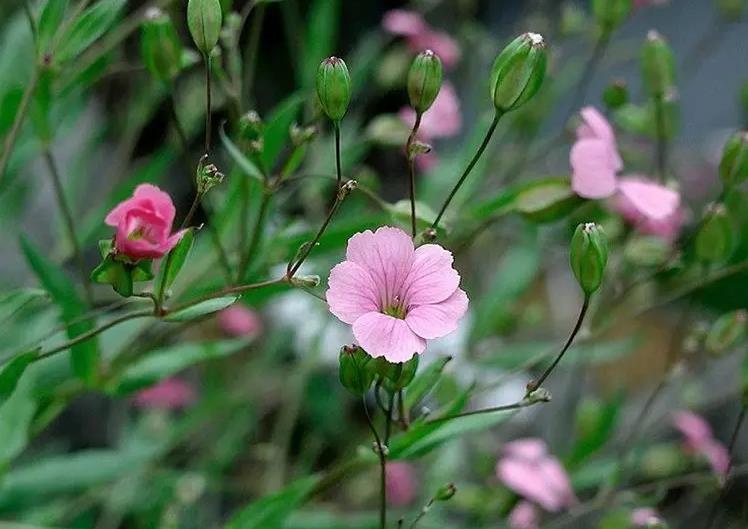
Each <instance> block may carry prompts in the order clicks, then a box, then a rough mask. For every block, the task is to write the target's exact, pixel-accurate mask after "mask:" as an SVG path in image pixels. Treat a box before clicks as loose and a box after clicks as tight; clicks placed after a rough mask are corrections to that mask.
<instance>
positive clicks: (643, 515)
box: [630, 507, 661, 527]
mask: <svg viewBox="0 0 748 529" xmlns="http://www.w3.org/2000/svg"><path fill="white" fill-rule="evenodd" d="M630 520H631V525H633V526H634V527H649V526H651V525H652V524H655V523H659V522H660V521H661V520H660V517H659V515H658V514H657V511H655V510H654V509H652V508H651V507H641V508H639V509H634V510H633V511H632V512H631V519H630Z"/></svg>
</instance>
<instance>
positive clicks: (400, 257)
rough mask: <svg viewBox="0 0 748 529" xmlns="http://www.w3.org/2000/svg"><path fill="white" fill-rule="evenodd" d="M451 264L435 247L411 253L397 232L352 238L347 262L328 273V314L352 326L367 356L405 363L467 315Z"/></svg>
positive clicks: (384, 229) (449, 256) (385, 229)
mask: <svg viewBox="0 0 748 529" xmlns="http://www.w3.org/2000/svg"><path fill="white" fill-rule="evenodd" d="M452 261H453V258H452V254H451V253H450V252H448V251H447V250H445V249H444V248H442V247H441V246H439V245H438V244H424V245H422V246H419V247H418V248H417V249H416V248H414V246H413V241H412V240H411V238H410V237H409V236H408V235H407V234H406V233H405V232H404V231H402V230H401V229H399V228H391V227H388V226H385V227H381V228H379V229H377V231H376V232H371V231H370V230H366V231H365V232H362V233H357V234H356V235H354V236H353V237H351V238H350V239H349V240H348V248H347V250H346V260H345V261H343V262H342V263H340V264H338V265H336V266H335V267H334V268H333V269H332V271H331V272H330V279H329V281H328V284H329V288H328V290H327V294H326V296H327V303H328V304H329V307H330V312H332V313H333V314H334V315H335V316H337V317H338V318H339V319H340V320H341V321H343V322H345V323H348V324H350V325H352V327H353V336H354V337H355V338H356V341H357V342H358V344H359V345H360V346H361V347H362V348H363V349H364V350H365V351H366V352H367V353H368V354H369V355H371V356H372V357H374V358H377V357H380V356H383V357H384V358H385V359H387V360H388V361H390V362H405V361H407V360H409V359H410V358H411V357H412V356H413V355H414V354H419V353H422V352H423V351H424V350H425V349H426V340H431V339H433V338H441V337H442V336H446V335H447V334H449V333H451V332H452V331H454V330H455V329H456V328H457V324H458V322H459V321H460V319H461V318H462V317H463V315H464V314H465V312H466V311H467V306H468V298H467V295H466V294H465V292H464V291H463V290H462V289H460V288H459V285H460V275H459V274H458V273H457V271H456V270H455V269H454V268H452Z"/></svg>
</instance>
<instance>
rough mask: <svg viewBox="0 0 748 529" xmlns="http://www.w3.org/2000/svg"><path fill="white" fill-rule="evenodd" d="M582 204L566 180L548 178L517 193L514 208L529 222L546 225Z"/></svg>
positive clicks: (533, 183)
mask: <svg viewBox="0 0 748 529" xmlns="http://www.w3.org/2000/svg"><path fill="white" fill-rule="evenodd" d="M582 202H583V200H582V199H581V198H579V197H578V196H577V195H576V194H575V193H574V192H573V191H572V189H571V185H570V184H569V179H568V178H548V179H544V180H539V181H536V182H532V183H531V184H528V185H527V187H525V188H524V189H522V190H521V191H519V192H518V193H517V196H516V198H515V200H514V207H515V209H516V210H517V212H518V213H520V214H522V215H524V216H525V217H527V218H528V219H529V220H531V221H533V222H538V223H546V222H553V221H556V220H559V219H562V218H564V217H565V216H567V215H568V214H569V213H571V212H572V211H573V210H574V208H576V207H577V206H579V205H580V204H582Z"/></svg>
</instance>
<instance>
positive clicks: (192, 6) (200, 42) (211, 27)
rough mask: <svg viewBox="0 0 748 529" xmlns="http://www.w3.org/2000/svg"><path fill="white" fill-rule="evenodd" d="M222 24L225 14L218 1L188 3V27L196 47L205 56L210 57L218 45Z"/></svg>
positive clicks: (190, 1) (194, 0) (191, 1)
mask: <svg viewBox="0 0 748 529" xmlns="http://www.w3.org/2000/svg"><path fill="white" fill-rule="evenodd" d="M222 23H223V14H222V12H221V3H220V2H219V1H218V0H189V2H188V3H187V27H188V28H189V30H190V35H192V40H193V41H194V42H195V46H197V49H198V50H200V52H201V53H202V54H203V55H205V56H208V55H210V52H211V51H213V48H215V47H216V44H218V39H219V37H220V36H221V24H222Z"/></svg>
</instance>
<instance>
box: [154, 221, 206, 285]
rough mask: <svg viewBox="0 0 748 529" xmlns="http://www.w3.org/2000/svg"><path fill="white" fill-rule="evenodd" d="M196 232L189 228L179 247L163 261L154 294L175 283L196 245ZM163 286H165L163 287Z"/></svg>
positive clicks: (178, 244)
mask: <svg viewBox="0 0 748 529" xmlns="http://www.w3.org/2000/svg"><path fill="white" fill-rule="evenodd" d="M195 230H196V228H188V229H187V231H186V232H185V233H184V235H183V236H182V238H181V239H180V241H179V242H178V243H177V245H176V246H175V247H174V248H173V249H172V251H171V252H169V256H168V257H167V258H166V259H165V260H164V261H163V264H162V265H161V269H160V270H159V274H158V277H157V278H156V284H155V285H154V287H153V291H154V292H161V288H166V289H168V288H169V287H170V286H171V285H172V283H174V280H175V279H176V278H177V275H179V272H180V271H181V270H182V267H183V266H184V263H186V262H187V258H188V257H189V256H190V251H191V250H192V245H193V244H194V243H195ZM167 262H168V263H169V266H168V267H167V266H166V263H167ZM162 285H165V286H163V287H162Z"/></svg>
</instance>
